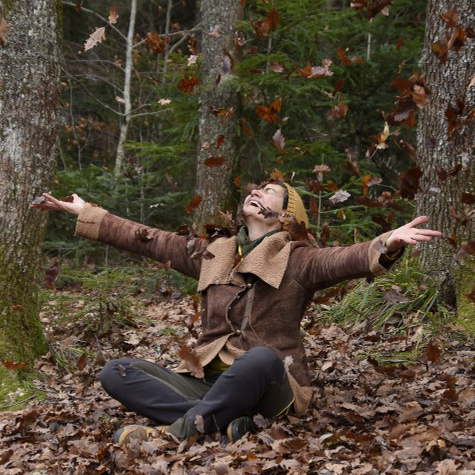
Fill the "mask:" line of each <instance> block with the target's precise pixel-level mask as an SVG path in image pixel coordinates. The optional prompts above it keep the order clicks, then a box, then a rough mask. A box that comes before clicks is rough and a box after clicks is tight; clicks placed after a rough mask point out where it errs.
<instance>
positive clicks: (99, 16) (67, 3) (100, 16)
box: [63, 0, 127, 41]
mask: <svg viewBox="0 0 475 475" xmlns="http://www.w3.org/2000/svg"><path fill="white" fill-rule="evenodd" d="M63 5H69V6H70V7H75V6H76V4H75V3H72V2H65V1H64V0H63ZM81 11H84V12H87V13H92V14H93V15H95V16H96V17H97V18H100V19H101V20H102V21H103V22H104V23H107V25H109V26H110V27H111V28H112V29H113V30H114V31H115V32H116V33H118V34H119V35H120V36H121V37H122V39H123V40H124V41H127V38H126V37H125V35H124V34H123V33H122V32H121V31H120V30H119V29H118V28H116V27H115V26H114V25H112V24H111V23H109V21H108V20H107V19H106V18H104V17H103V16H102V15H100V14H99V13H97V12H95V11H94V10H89V9H88V8H84V7H81Z"/></svg>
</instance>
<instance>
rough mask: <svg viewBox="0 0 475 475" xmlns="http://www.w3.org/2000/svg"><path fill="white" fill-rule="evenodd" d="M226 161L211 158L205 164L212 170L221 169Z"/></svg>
mask: <svg viewBox="0 0 475 475" xmlns="http://www.w3.org/2000/svg"><path fill="white" fill-rule="evenodd" d="M225 161H226V159H225V158H224V157H209V158H207V159H206V160H205V161H204V162H203V163H204V164H205V165H206V166H207V167H210V168H213V167H220V166H221V165H222V164H223V163H224V162H225Z"/></svg>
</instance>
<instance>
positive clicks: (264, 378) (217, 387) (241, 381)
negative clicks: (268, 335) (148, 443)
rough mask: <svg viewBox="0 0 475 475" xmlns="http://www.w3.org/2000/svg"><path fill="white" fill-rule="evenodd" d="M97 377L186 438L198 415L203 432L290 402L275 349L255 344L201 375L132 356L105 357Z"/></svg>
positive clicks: (111, 390)
mask: <svg viewBox="0 0 475 475" xmlns="http://www.w3.org/2000/svg"><path fill="white" fill-rule="evenodd" d="M100 380H101V384H102V386H103V388H104V389H105V390H106V391H107V392H108V393H109V395H110V396H112V397H113V398H114V399H117V400H118V401H120V402H121V403H122V404H124V405H125V406H126V407H127V408H128V409H130V410H131V411H134V412H136V413H138V414H140V415H142V416H146V417H148V418H150V419H152V420H153V421H155V422H156V423H158V424H165V425H170V428H169V429H168V432H170V433H171V434H173V435H175V436H176V437H179V438H188V437H191V436H192V435H194V434H196V433H197V432H198V429H197V428H196V423H195V422H196V417H197V416H202V417H203V422H204V430H205V432H213V431H217V430H220V429H224V428H226V427H227V425H228V424H229V423H230V422H231V421H233V420H234V419H236V418H237V417H241V416H244V415H255V414H261V415H263V416H264V417H266V418H271V417H275V416H277V415H279V414H281V413H282V412H284V411H285V410H286V409H288V408H289V407H290V406H291V405H292V402H293V399H294V398H293V395H292V391H291V389H290V385H289V382H288V379H287V375H286V372H285V370H284V365H283V363H282V361H281V359H280V358H279V357H278V356H277V354H276V353H275V351H273V350H271V349H270V348H266V347H256V348H252V349H251V350H249V351H247V352H246V353H244V354H243V355H241V356H239V357H238V358H236V360H235V361H234V364H233V365H232V366H231V367H230V368H229V369H227V370H226V371H224V372H223V373H220V374H217V375H211V374H209V373H208V372H207V373H206V374H205V378H204V379H197V378H194V377H193V376H190V375H188V374H179V373H174V372H173V371H170V370H169V369H167V368H164V367H162V366H160V365H157V364H155V363H151V362H149V361H145V360H140V359H136V358H122V359H119V360H112V361H109V362H108V363H107V364H106V366H104V368H103V370H102V372H101V374H100Z"/></svg>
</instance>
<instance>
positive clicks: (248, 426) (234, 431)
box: [226, 416, 255, 444]
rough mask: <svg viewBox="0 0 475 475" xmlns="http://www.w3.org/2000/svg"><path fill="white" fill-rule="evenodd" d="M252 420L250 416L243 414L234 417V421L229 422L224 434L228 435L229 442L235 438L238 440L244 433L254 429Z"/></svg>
mask: <svg viewBox="0 0 475 475" xmlns="http://www.w3.org/2000/svg"><path fill="white" fill-rule="evenodd" d="M254 427H255V426H254V422H253V421H252V417H249V416H243V417H238V418H237V419H234V421H232V422H230V423H229V425H228V428H227V430H226V435H227V436H228V439H229V442H231V444H234V442H236V440H239V439H240V438H241V437H243V436H244V435H246V434H247V433H248V432H252V431H253V430H254Z"/></svg>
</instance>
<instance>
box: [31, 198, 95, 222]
mask: <svg viewBox="0 0 475 475" xmlns="http://www.w3.org/2000/svg"><path fill="white" fill-rule="evenodd" d="M41 196H42V197H43V198H44V200H43V201H41V200H38V199H36V200H35V201H33V203H31V207H32V208H35V209H40V210H42V211H66V213H70V214H74V215H76V216H79V213H80V212H81V211H82V210H83V208H84V206H85V205H86V202H85V201H84V200H83V199H82V198H80V197H79V196H78V195H76V193H74V194H73V195H72V197H73V201H71V202H69V201H61V200H57V199H56V198H55V197H54V196H53V195H50V194H49V193H43V194H42V195H41ZM39 201H41V202H39Z"/></svg>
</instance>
